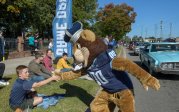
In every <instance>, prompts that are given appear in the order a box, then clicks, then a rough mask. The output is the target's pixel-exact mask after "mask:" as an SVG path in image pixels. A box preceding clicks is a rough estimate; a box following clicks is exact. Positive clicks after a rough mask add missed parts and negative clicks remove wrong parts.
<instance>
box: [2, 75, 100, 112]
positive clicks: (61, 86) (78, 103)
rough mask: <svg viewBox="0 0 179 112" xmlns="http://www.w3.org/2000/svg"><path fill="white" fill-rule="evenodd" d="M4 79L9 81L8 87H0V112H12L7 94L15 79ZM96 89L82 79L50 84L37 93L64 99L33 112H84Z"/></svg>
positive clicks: (14, 76) (92, 83)
mask: <svg viewBox="0 0 179 112" xmlns="http://www.w3.org/2000/svg"><path fill="white" fill-rule="evenodd" d="M5 78H7V79H9V82H10V85H8V86H5V87H2V86H0V112H12V110H11V109H10V107H9V94H10V91H11V88H12V85H13V83H14V81H15V80H16V78H17V77H16V75H10V76H8V77H5ZM98 89H99V86H98V85H97V84H96V83H95V82H94V81H89V80H84V79H76V80H70V81H59V82H51V83H50V84H47V85H45V86H42V87H40V88H37V89H36V90H37V92H38V93H40V94H45V95H52V94H55V93H57V94H65V98H63V99H61V100H59V102H58V103H57V104H56V105H55V106H51V107H49V108H48V109H46V110H44V109H43V108H40V107H36V108H34V109H33V112H84V111H85V110H86V109H87V108H88V107H89V105H90V102H91V101H92V100H93V98H94V96H95V94H96V92H97V90H98Z"/></svg>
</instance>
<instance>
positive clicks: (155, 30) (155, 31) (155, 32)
mask: <svg viewBox="0 0 179 112" xmlns="http://www.w3.org/2000/svg"><path fill="white" fill-rule="evenodd" d="M154 27H155V28H154V34H155V38H157V29H158V28H157V24H155V26H154Z"/></svg>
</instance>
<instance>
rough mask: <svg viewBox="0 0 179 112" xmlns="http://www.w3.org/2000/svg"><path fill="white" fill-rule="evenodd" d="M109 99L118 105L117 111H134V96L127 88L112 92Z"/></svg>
mask: <svg viewBox="0 0 179 112" xmlns="http://www.w3.org/2000/svg"><path fill="white" fill-rule="evenodd" d="M110 100H111V101H112V102H114V103H115V104H116V105H117V106H118V108H119V112H135V107H134V96H133V94H132V92H131V91H130V90H128V89H126V90H123V91H121V92H117V93H114V94H113V95H112V96H111V97H110Z"/></svg>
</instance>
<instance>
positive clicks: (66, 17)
mask: <svg viewBox="0 0 179 112" xmlns="http://www.w3.org/2000/svg"><path fill="white" fill-rule="evenodd" d="M71 26H72V0H57V1H56V15H55V18H54V20H53V23H52V27H53V29H52V30H53V51H54V56H55V58H56V57H59V56H62V54H63V53H64V52H66V53H68V56H72V45H71V43H66V42H65V41H64V39H63V37H64V35H65V30H66V29H67V28H71Z"/></svg>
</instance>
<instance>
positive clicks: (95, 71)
mask: <svg viewBox="0 0 179 112" xmlns="http://www.w3.org/2000/svg"><path fill="white" fill-rule="evenodd" d="M114 57H116V53H115V51H114V50H111V49H108V50H107V51H106V52H103V53H102V54H100V55H99V56H98V57H97V58H96V59H95V60H94V61H93V64H92V65H91V66H90V67H89V68H88V74H89V75H90V77H91V78H93V79H94V80H95V81H96V82H97V83H98V84H99V85H100V86H102V87H103V89H104V90H106V91H108V92H110V93H115V92H118V91H121V90H124V89H133V84H132V81H131V79H130V78H129V76H128V74H127V73H126V72H124V71H117V70H113V69H112V67H111V62H112V59H113V58H114Z"/></svg>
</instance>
